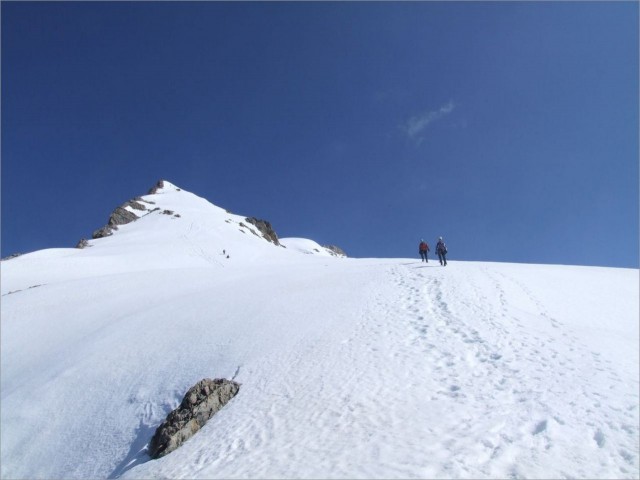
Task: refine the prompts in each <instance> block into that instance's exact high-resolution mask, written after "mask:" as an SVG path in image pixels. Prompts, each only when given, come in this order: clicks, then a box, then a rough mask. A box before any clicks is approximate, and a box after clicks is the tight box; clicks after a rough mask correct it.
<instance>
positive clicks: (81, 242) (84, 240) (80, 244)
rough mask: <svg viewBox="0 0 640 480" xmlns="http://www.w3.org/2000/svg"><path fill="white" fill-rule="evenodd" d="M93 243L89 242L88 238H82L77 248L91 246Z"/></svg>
mask: <svg viewBox="0 0 640 480" xmlns="http://www.w3.org/2000/svg"><path fill="white" fill-rule="evenodd" d="M90 246H91V245H90V244H89V241H88V240H87V239H86V238H81V239H80V240H79V241H78V243H77V245H76V248H81V249H82V248H86V247H90Z"/></svg>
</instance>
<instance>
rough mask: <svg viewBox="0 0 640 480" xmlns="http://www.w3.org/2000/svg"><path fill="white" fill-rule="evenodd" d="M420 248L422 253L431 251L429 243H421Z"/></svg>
mask: <svg viewBox="0 0 640 480" xmlns="http://www.w3.org/2000/svg"><path fill="white" fill-rule="evenodd" d="M418 248H419V249H420V251H421V252H428V251H429V245H427V242H420V246H419V247H418Z"/></svg>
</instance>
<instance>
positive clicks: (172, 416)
mask: <svg viewBox="0 0 640 480" xmlns="http://www.w3.org/2000/svg"><path fill="white" fill-rule="evenodd" d="M238 390H240V384H239V383H236V382H234V381H233V380H227V379H224V378H216V379H214V380H211V379H209V378H205V379H203V380H200V381H199V382H198V383H197V384H195V385H194V386H193V387H191V388H190V389H189V390H188V391H187V393H186V394H185V396H184V398H183V399H182V403H180V406H179V407H178V408H176V409H175V410H173V411H172V412H171V413H169V415H167V419H166V420H165V421H164V422H163V423H162V425H160V426H159V427H158V428H157V430H156V432H155V434H154V435H153V437H152V438H151V442H150V443H149V456H150V457H151V458H160V457H163V456H165V455H167V454H169V453H171V452H173V451H174V450H175V449H177V448H178V447H180V445H182V444H183V443H184V442H186V441H187V440H188V439H189V438H191V437H192V436H193V435H194V434H195V433H196V432H197V431H198V430H200V428H202V426H203V425H204V424H205V423H207V421H208V420H209V419H210V418H211V417H212V416H213V415H214V414H215V413H216V412H218V411H219V410H220V409H221V408H222V407H224V406H225V405H226V404H227V403H228V402H229V400H231V399H232V398H233V397H235V396H236V394H237V393H238Z"/></svg>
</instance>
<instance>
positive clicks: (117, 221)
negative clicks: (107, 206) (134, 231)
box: [92, 198, 147, 239]
mask: <svg viewBox="0 0 640 480" xmlns="http://www.w3.org/2000/svg"><path fill="white" fill-rule="evenodd" d="M139 200H140V199H139V198H134V199H133V200H129V201H128V202H125V203H123V204H122V205H120V206H119V207H117V208H116V209H115V210H114V211H113V212H111V215H110V216H109V221H108V222H107V224H106V225H105V226H104V227H102V228H100V229H98V230H96V231H95V232H93V235H92V238H94V239H95V238H103V237H108V236H109V235H112V234H113V231H114V230H118V225H126V224H127V223H131V222H134V221H136V220H137V219H138V218H139V217H138V216H137V215H136V214H135V213H133V212H130V211H129V210H127V209H126V207H130V208H133V209H134V210H140V211H146V210H147V207H145V206H144V205H143V204H142V203H140V201H139Z"/></svg>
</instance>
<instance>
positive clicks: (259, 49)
mask: <svg viewBox="0 0 640 480" xmlns="http://www.w3.org/2000/svg"><path fill="white" fill-rule="evenodd" d="M1 9H2V164H1V167H2V256H7V255H9V254H12V253H14V252H23V253H24V252H29V251H33V250H38V249H42V248H49V247H73V246H74V245H75V244H76V242H77V241H78V240H79V239H80V238H81V237H90V235H91V233H92V232H93V231H94V230H95V229H97V228H99V227H101V226H102V225H104V223H106V221H107V219H108V216H109V214H110V213H111V211H112V210H113V209H114V208H115V207H116V206H118V205H119V204H121V203H122V202H124V201H126V200H128V199H129V198H131V197H134V196H137V195H141V194H145V193H146V191H147V190H148V189H149V188H150V187H151V186H152V185H153V184H154V183H155V182H156V181H157V180H158V179H160V178H164V179H167V180H169V181H171V182H173V183H175V184H177V185H178V186H180V187H182V188H184V189H186V190H189V191H191V192H193V193H196V194H197V195H200V196H203V197H205V198H207V199H208V200H210V201H211V202H213V203H215V204H216V205H219V206H221V207H224V208H227V209H229V210H231V211H232V212H234V213H238V214H244V215H249V216H256V217H259V218H264V219H266V220H269V221H271V223H272V224H273V226H274V228H275V230H276V232H277V233H278V235H279V236H281V237H290V236H295V237H305V238H311V239H314V240H316V241H318V242H319V243H322V244H336V245H338V246H340V247H342V248H343V249H344V250H345V251H346V252H347V254H349V255H350V256H352V257H416V258H417V257H418V253H417V246H418V242H419V241H420V239H421V238H425V239H426V240H427V241H428V242H430V244H431V245H432V246H433V244H434V243H435V239H436V238H437V237H438V236H440V235H442V236H444V237H445V241H446V242H447V244H448V246H449V252H450V258H451V259H452V260H456V259H458V260H489V261H503V262H526V263H557V264H583V265H607V266H618V267H634V268H637V267H638V249H639V247H638V229H639V227H638V216H639V214H638V200H639V195H638V180H639V173H638V163H639V161H638V158H639V157H638V152H639V151H638V129H639V125H638V109H639V100H638V88H639V87H638V70H639V67H638V57H639V54H638V23H639V22H638V3H637V2H563V3H555V2H487V3H484V2H445V3H435V2H365V3H363V2H344V3H343V2H326V3H324V2H311V3H307V2H299V3H290V2H273V3H271V2H259V3H254V2H239V3H226V2H190V3H180V2H176V3H173V2H137V3H130V2H86V3H84V2H63V3H54V2H43V3H35V2H24V3H12V2H2V4H1Z"/></svg>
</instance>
